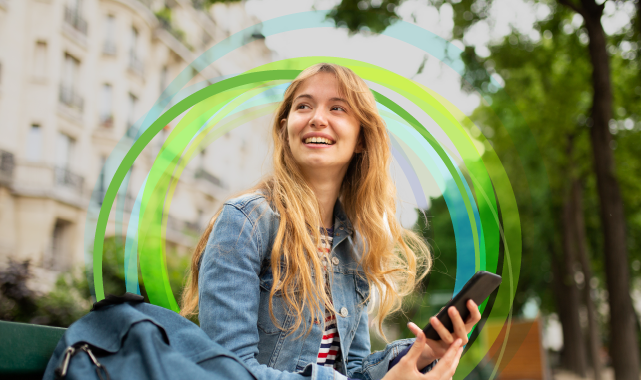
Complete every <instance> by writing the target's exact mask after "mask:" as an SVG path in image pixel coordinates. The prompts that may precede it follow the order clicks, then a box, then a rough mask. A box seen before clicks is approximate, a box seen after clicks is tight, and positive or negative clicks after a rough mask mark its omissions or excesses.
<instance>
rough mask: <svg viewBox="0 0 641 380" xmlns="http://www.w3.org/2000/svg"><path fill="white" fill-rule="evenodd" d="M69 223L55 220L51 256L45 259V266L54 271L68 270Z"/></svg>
mask: <svg viewBox="0 0 641 380" xmlns="http://www.w3.org/2000/svg"><path fill="white" fill-rule="evenodd" d="M71 227H72V224H71V222H68V221H66V220H62V219H56V224H55V225H54V227H53V233H52V236H51V254H50V255H49V257H46V258H45V266H46V267H48V268H51V269H54V270H66V269H69V265H70V264H71V256H72V252H71V244H70V241H69V238H70V233H71Z"/></svg>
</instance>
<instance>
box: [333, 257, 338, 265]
mask: <svg viewBox="0 0 641 380" xmlns="http://www.w3.org/2000/svg"><path fill="white" fill-rule="evenodd" d="M338 263H340V261H339V260H338V257H336V256H334V257H332V264H334V265H338Z"/></svg>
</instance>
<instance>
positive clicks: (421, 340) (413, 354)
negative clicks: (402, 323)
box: [405, 322, 427, 361]
mask: <svg viewBox="0 0 641 380" xmlns="http://www.w3.org/2000/svg"><path fill="white" fill-rule="evenodd" d="M410 323H411V322H410ZM410 323H408V324H407V325H408V327H409V325H410ZM411 324H413V323H411ZM413 325H414V326H416V325H415V324H413ZM416 327H417V329H418V326H416ZM410 330H411V327H410ZM412 332H414V331H412ZM414 334H416V341H414V344H413V345H412V348H410V350H409V352H408V353H407V355H405V356H406V357H407V358H408V359H410V360H411V361H415V360H417V359H418V357H419V356H421V353H422V352H423V350H424V349H425V341H426V340H427V339H426V338H425V334H424V333H423V330H421V329H418V331H416V332H414Z"/></svg>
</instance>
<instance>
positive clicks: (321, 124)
mask: <svg viewBox="0 0 641 380" xmlns="http://www.w3.org/2000/svg"><path fill="white" fill-rule="evenodd" d="M309 125H310V126H311V127H314V128H325V127H327V111H326V110H324V109H323V107H318V108H316V109H315V110H314V113H313V114H312V116H311V118H310V119H309Z"/></svg>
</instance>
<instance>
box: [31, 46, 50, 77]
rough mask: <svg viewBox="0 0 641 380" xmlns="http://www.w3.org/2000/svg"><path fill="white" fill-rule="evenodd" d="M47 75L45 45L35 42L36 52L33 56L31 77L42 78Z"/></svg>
mask: <svg viewBox="0 0 641 380" xmlns="http://www.w3.org/2000/svg"><path fill="white" fill-rule="evenodd" d="M46 74H47V43H46V42H44V41H37V42H36V50H35V52H34V54H33V76H34V77H36V78H44V77H45V76H46Z"/></svg>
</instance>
